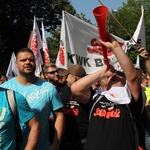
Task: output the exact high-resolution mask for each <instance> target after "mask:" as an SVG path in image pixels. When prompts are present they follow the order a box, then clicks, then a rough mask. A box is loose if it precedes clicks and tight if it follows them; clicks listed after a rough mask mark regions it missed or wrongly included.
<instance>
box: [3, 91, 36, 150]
mask: <svg viewBox="0 0 150 150" xmlns="http://www.w3.org/2000/svg"><path fill="white" fill-rule="evenodd" d="M15 99H16V107H17V109H18V115H19V120H20V122H21V123H26V122H27V121H28V120H30V119H31V118H32V117H33V116H34V112H32V111H31V109H30V107H29V105H28V103H27V101H26V100H25V98H24V97H23V96H22V95H21V94H19V93H17V92H15ZM0 149H2V150H6V149H7V150H15V149H16V126H15V121H14V118H13V114H12V112H11V110H10V107H9V103H8V100H7V96H6V90H5V89H3V88H0Z"/></svg>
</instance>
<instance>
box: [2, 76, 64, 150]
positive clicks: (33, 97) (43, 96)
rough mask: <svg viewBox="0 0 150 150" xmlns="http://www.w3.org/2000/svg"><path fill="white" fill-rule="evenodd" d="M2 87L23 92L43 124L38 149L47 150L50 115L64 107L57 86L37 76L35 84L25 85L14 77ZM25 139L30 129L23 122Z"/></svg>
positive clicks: (24, 139)
mask: <svg viewBox="0 0 150 150" xmlns="http://www.w3.org/2000/svg"><path fill="white" fill-rule="evenodd" d="M1 86H2V87H5V88H8V89H13V90H14V91H17V92H18V93H21V94H22V95H23V96H24V97H25V98H26V99H27V102H28V104H29V106H30V107H31V109H32V110H33V111H34V112H35V114H36V117H37V118H38V120H39V123H40V126H41V134H40V137H39V142H38V145H37V150H47V149H48V148H49V146H50V143H49V116H50V115H51V114H52V112H53V111H55V110H57V109H59V108H61V107H63V104H62V102H61V99H60V97H59V95H58V93H57V90H56V88H55V87H54V86H53V85H52V84H51V83H49V82H47V81H45V80H43V79H41V78H37V81H36V82H35V83H34V84H31V85H28V86H24V85H22V84H20V83H18V81H17V80H16V78H12V79H10V80H8V81H7V82H5V83H4V84H2V85H1ZM21 126H22V131H23V141H24V142H26V140H27V138H28V133H29V131H28V129H27V128H26V126H24V125H23V124H22V125H21Z"/></svg>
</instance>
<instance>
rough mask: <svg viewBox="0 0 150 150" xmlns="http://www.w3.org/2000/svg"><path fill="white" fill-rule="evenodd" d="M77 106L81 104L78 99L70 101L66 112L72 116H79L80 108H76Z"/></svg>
mask: <svg viewBox="0 0 150 150" xmlns="http://www.w3.org/2000/svg"><path fill="white" fill-rule="evenodd" d="M76 106H79V104H78V103H77V102H76V101H69V102H68V103H67V104H66V108H65V114H66V115H70V116H78V115H79V109H78V108H76Z"/></svg>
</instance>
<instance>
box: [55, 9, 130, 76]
mask: <svg viewBox="0 0 150 150" xmlns="http://www.w3.org/2000/svg"><path fill="white" fill-rule="evenodd" d="M62 13H63V18H62V25H61V37H60V48H59V52H58V56H57V59H56V65H57V66H58V67H62V68H65V69H68V67H70V66H71V65H74V64H80V65H82V66H83V67H84V68H85V70H86V73H87V74H90V73H92V72H95V71H97V70H99V69H100V68H101V67H102V66H103V65H104V60H103V55H102V53H103V52H102V48H101V44H100V42H99V41H98V40H99V35H98V28H97V27H95V26H93V25H91V24H89V23H87V22H85V21H83V20H81V19H78V18H77V17H75V16H73V15H71V14H69V13H67V12H65V11H63V12H62ZM113 36H114V35H113ZM114 37H115V38H116V39H117V40H118V42H119V43H120V45H121V46H122V48H123V49H124V50H125V51H126V50H127V43H128V42H126V41H124V40H123V39H121V38H119V37H117V36H114ZM107 55H108V58H109V61H110V63H111V64H115V63H116V62H117V60H116V57H115V56H114V54H113V52H112V51H111V50H109V49H108V50H107Z"/></svg>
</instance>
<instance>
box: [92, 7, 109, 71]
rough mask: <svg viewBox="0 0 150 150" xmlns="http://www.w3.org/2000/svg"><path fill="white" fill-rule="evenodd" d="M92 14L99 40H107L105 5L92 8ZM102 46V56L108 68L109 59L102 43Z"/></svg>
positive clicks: (106, 12) (106, 10) (106, 9)
mask: <svg viewBox="0 0 150 150" xmlns="http://www.w3.org/2000/svg"><path fill="white" fill-rule="evenodd" d="M93 14H94V16H95V19H96V22H97V25H98V32H99V37H100V39H101V40H103V41H105V42H106V40H107V30H106V24H107V16H108V8H107V7H106V6H99V7H96V8H95V9H94V10H93ZM102 48H103V56H104V62H105V64H106V65H107V67H108V68H109V61H108V57H107V48H106V47H105V46H103V45H102Z"/></svg>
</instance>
